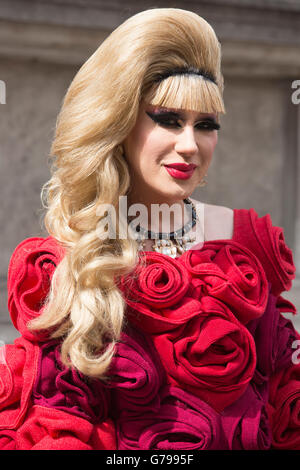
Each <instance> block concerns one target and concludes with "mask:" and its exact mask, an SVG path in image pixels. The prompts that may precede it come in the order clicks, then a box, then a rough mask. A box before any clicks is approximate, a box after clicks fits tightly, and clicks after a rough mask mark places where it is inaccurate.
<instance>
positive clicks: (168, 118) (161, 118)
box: [146, 111, 181, 128]
mask: <svg viewBox="0 0 300 470" xmlns="http://www.w3.org/2000/svg"><path fill="white" fill-rule="evenodd" d="M146 114H147V115H148V116H149V117H150V119H152V121H154V122H155V123H156V124H158V125H159V126H163V127H177V128H178V127H181V126H180V124H179V122H178V119H177V118H176V117H174V116H172V115H170V114H167V113H162V114H159V113H150V112H148V111H146Z"/></svg>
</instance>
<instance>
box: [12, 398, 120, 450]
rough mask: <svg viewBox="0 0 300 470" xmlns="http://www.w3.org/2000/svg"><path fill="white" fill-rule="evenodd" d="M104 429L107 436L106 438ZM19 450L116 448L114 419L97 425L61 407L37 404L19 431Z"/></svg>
mask: <svg viewBox="0 0 300 470" xmlns="http://www.w3.org/2000/svg"><path fill="white" fill-rule="evenodd" d="M102 432H103V437H102ZM16 442H17V448H18V449H19V450H115V449H116V438H115V427H114V424H113V423H112V421H111V420H107V421H106V422H104V423H101V424H99V425H97V426H93V424H92V423H90V422H89V421H87V420H85V419H83V418H80V417H78V416H74V415H70V414H68V413H66V412H64V411H61V410H54V409H53V408H46V407H43V406H39V405H35V406H33V407H32V408H30V410H29V411H28V414H27V416H26V419H25V421H24V423H23V424H22V425H21V426H20V427H19V429H18V430H17V432H16Z"/></svg>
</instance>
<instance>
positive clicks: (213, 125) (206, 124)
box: [196, 119, 221, 131]
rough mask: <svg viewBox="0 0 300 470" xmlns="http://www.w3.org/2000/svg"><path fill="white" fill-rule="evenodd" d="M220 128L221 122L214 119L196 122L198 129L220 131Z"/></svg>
mask: <svg viewBox="0 0 300 470" xmlns="http://www.w3.org/2000/svg"><path fill="white" fill-rule="evenodd" d="M220 128H221V126H220V124H218V123H217V122H216V121H215V120H214V119H206V120H205V121H201V122H198V123H197V124H196V129H199V130H204V131H214V130H217V131H218V130H219V129H220Z"/></svg>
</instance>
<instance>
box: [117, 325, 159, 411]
mask: <svg viewBox="0 0 300 470" xmlns="http://www.w3.org/2000/svg"><path fill="white" fill-rule="evenodd" d="M108 375H109V377H110V379H109V383H108V385H109V387H110V388H111V391H112V406H111V413H112V415H114V416H116V418H117V419H118V417H119V416H120V415H121V414H122V413H123V412H128V411H130V412H133V413H141V415H143V414H144V413H145V412H146V411H151V412H153V413H155V412H157V411H158V410H159V408H160V397H159V390H160V388H161V386H162V385H164V384H165V382H166V376H165V371H164V369H163V367H162V365H161V361H160V358H159V356H158V354H157V351H156V350H155V348H154V346H153V343H152V339H151V337H150V336H148V335H144V334H143V333H142V332H141V331H138V330H137V329H135V328H133V327H132V326H129V325H127V327H126V329H125V331H124V332H123V333H122V334H121V338H120V341H119V343H118V345H117V348H116V352H115V354H114V357H113V359H112V362H111V365H110V370H109V374H108Z"/></svg>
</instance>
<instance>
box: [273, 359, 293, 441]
mask: <svg viewBox="0 0 300 470" xmlns="http://www.w3.org/2000/svg"><path fill="white" fill-rule="evenodd" d="M268 413H269V416H270V422H271V427H272V435H273V437H272V447H273V448H275V449H281V450H283V449H286V450H287V449H290V450H300V364H299V363H298V364H293V365H292V366H291V367H289V368H288V369H282V370H281V371H280V372H277V373H276V374H274V375H273V376H272V377H271V379H270V392H269V404H268Z"/></svg>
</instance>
